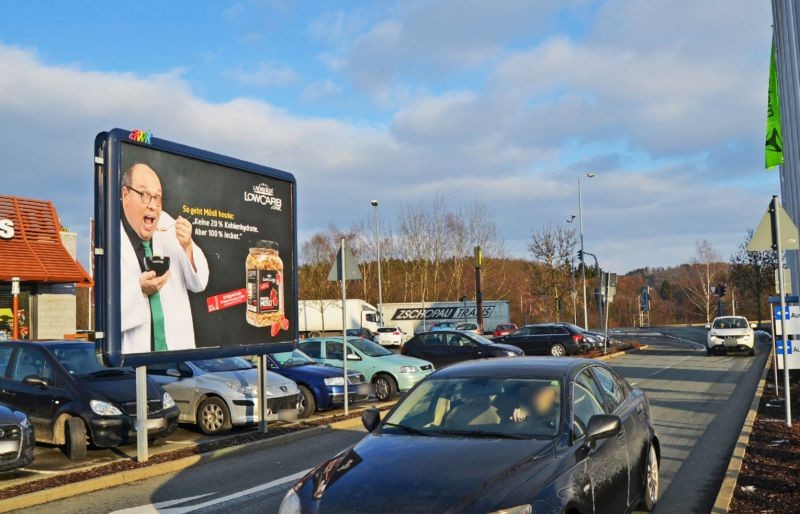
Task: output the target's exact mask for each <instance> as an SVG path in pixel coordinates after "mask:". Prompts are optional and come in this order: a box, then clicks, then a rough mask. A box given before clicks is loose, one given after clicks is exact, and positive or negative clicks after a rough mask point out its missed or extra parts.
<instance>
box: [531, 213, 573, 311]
mask: <svg viewBox="0 0 800 514" xmlns="http://www.w3.org/2000/svg"><path fill="white" fill-rule="evenodd" d="M576 245H577V238H576V237H575V229H572V228H570V229H565V228H564V227H562V226H561V225H557V226H556V227H553V226H552V225H545V226H544V227H542V229H541V230H540V231H539V232H534V233H533V236H532V237H531V242H530V244H528V251H529V252H530V254H531V257H532V258H533V260H534V261H535V262H537V263H539V266H533V267H531V275H530V278H531V282H532V284H531V285H532V289H533V290H534V291H536V292H538V293H539V294H540V295H541V296H542V298H547V299H548V300H549V301H552V304H551V305H552V306H553V309H554V313H555V317H556V319H557V320H559V321H560V317H561V310H562V309H563V307H562V306H563V302H564V297H565V295H566V293H568V292H569V291H570V290H571V286H572V278H571V277H572V265H571V257H572V254H573V253H574V252H575V247H576ZM548 303H549V302H548ZM548 311H549V309H547V308H546V309H545V312H548Z"/></svg>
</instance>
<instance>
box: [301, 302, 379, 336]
mask: <svg viewBox="0 0 800 514" xmlns="http://www.w3.org/2000/svg"><path fill="white" fill-rule="evenodd" d="M297 307H298V309H297V317H298V325H299V330H300V335H301V336H302V337H317V336H320V335H325V334H328V335H331V334H338V335H341V333H342V300H300V302H299V304H298V306H297ZM346 314H347V322H346V326H345V327H344V328H366V329H367V330H369V331H370V332H373V333H374V332H376V331H377V330H378V308H377V307H375V306H374V305H371V304H369V303H367V302H365V301H364V300H347V313H346Z"/></svg>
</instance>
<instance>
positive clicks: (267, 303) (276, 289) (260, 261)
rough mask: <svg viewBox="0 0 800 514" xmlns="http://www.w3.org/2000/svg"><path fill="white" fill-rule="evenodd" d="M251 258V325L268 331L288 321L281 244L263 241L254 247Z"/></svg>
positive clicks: (248, 279)
mask: <svg viewBox="0 0 800 514" xmlns="http://www.w3.org/2000/svg"><path fill="white" fill-rule="evenodd" d="M252 244H253V246H252V247H251V248H250V253H249V254H248V255H247V262H246V265H245V273H246V277H247V322H248V323H250V324H251V325H253V326H256V327H268V326H270V325H273V324H275V323H278V322H280V321H281V320H282V319H283V317H284V305H283V261H282V260H281V258H280V256H279V255H278V243H276V242H275V241H267V240H260V241H255V242H254V243H252Z"/></svg>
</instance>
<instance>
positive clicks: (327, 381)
mask: <svg viewBox="0 0 800 514" xmlns="http://www.w3.org/2000/svg"><path fill="white" fill-rule="evenodd" d="M267 359H268V365H269V369H270V371H274V372H275V373H277V374H279V375H281V376H284V377H286V378H288V379H289V380H293V381H294V382H295V383H296V384H297V387H298V389H300V394H301V395H302V399H301V400H300V411H299V412H298V414H297V415H298V417H300V418H307V417H308V416H310V415H311V414H313V413H314V412H315V411H317V410H327V409H333V408H335V407H341V406H342V405H344V370H343V369H342V368H334V367H333V366H322V365H319V364H317V363H316V362H315V361H314V360H313V359H312V358H311V357H309V356H308V355H306V354H305V353H303V352H301V351H300V350H296V349H295V350H292V351H291V352H281V353H272V354H268V355H267ZM347 375H348V387H347V401H348V403H349V404H353V403H357V402H361V401H364V400H366V399H368V398H369V395H370V392H371V390H372V387H371V386H370V384H369V382H367V379H366V378H365V377H364V375H362V374H361V373H359V372H358V371H353V370H350V371H348V373H347Z"/></svg>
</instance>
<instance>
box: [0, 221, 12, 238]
mask: <svg viewBox="0 0 800 514" xmlns="http://www.w3.org/2000/svg"><path fill="white" fill-rule="evenodd" d="M12 237H14V222H13V221H11V220H9V219H0V239H11V238H12Z"/></svg>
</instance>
